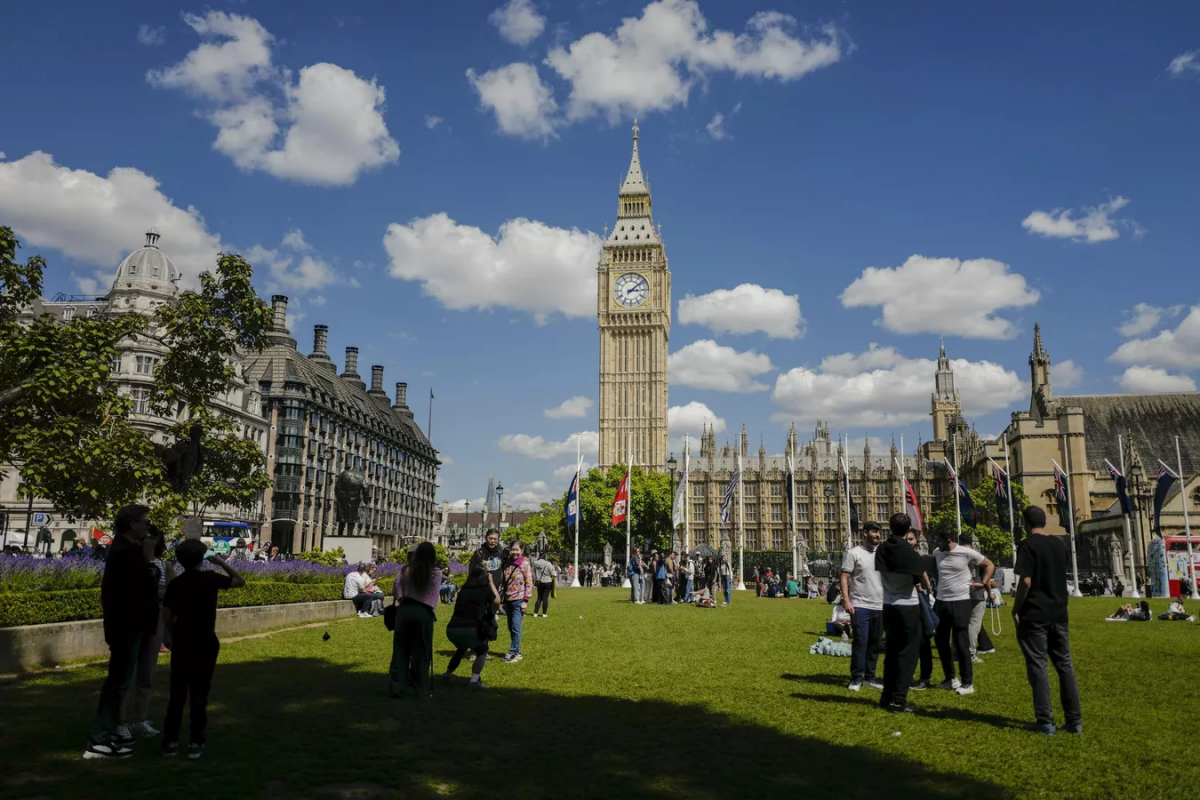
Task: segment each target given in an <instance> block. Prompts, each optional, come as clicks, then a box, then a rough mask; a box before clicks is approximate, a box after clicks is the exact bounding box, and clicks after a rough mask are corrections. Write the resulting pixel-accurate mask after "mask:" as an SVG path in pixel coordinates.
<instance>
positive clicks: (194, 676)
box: [162, 539, 246, 760]
mask: <svg viewBox="0 0 1200 800" xmlns="http://www.w3.org/2000/svg"><path fill="white" fill-rule="evenodd" d="M207 550H208V547H207V545H205V544H204V542H202V541H200V540H199V539H187V540H185V541H184V542H183V543H182V544H180V545H179V546H178V547H176V548H175V559H176V560H177V561H178V562H179V566H181V567H182V568H183V570H184V572H183V574H182V575H180V576H178V577H177V578H175V580H173V581H171V582H170V583H168V584H167V592H166V594H165V595H164V596H163V607H164V609H165V615H166V619H165V621H164V626H165V627H166V628H168V629H169V630H170V631H171V698H170V700H168V701H167V719H166V722H164V723H163V743H162V754H163V755H164V756H166V757H167V758H170V757H172V756H174V755H175V754H176V753H177V752H178V751H179V728H180V726H181V725H182V724H183V707H184V705H185V704H190V706H191V723H190V725H189V728H188V741H189V744H188V750H187V757H188V758H190V759H193V760H195V759H197V758H200V756H201V754H202V753H203V752H204V732H205V729H206V728H207V727H208V690H209V688H210V687H211V686H212V677H213V671H214V670H215V669H216V667H217V653H219V652H220V650H221V643H220V641H219V640H218V639H217V592H219V591H221V590H222V589H237V588H240V587H242V586H245V585H246V579H245V578H243V577H242V576H241V575H240V574H239V573H238V571H237V570H235V569H234V568H233V567H231V566H230V565H229V564H228V563H226V562H225V560H224V559H222V558H221V557H220V556H217V555H212V556H209V557H208V562H209V563H210V564H214V565H216V566H218V567H220V568H221V569H223V570H224V572H217V571H216V570H202V569H200V565H201V563H202V562H203V561H204V560H205V558H204V553H205V552H206V551H207Z"/></svg>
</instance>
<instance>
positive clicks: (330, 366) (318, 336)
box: [308, 325, 337, 375]
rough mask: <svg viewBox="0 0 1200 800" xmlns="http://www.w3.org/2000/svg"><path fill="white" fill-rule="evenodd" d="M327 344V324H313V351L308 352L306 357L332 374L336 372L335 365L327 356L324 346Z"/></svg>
mask: <svg viewBox="0 0 1200 800" xmlns="http://www.w3.org/2000/svg"><path fill="white" fill-rule="evenodd" d="M328 344H329V326H328V325H314V326H313V351H312V352H311V353H309V354H308V359H309V360H310V361H313V362H315V363H316V365H317V366H319V367H321V368H322V369H326V370H329V371H330V372H332V373H333V374H335V375H336V374H337V365H336V364H334V363H333V359H332V358H330V357H329V353H328V352H327V351H326V349H325V348H326V347H327V346H328Z"/></svg>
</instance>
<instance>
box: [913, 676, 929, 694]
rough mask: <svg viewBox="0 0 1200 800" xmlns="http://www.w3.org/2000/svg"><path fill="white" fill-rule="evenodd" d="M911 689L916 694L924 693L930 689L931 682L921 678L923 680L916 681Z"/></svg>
mask: <svg viewBox="0 0 1200 800" xmlns="http://www.w3.org/2000/svg"><path fill="white" fill-rule="evenodd" d="M909 688H910V689H912V690H913V691H914V692H923V691H925V690H926V689H928V688H929V681H927V680H926V679H925V678H921V680H919V681H915V682H914V683H913V685H912V686H910V687H909Z"/></svg>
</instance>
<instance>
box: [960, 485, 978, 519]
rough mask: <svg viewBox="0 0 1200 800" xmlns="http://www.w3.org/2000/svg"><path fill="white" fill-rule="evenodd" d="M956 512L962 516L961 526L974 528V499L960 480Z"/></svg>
mask: <svg viewBox="0 0 1200 800" xmlns="http://www.w3.org/2000/svg"><path fill="white" fill-rule="evenodd" d="M958 512H959V513H960V514H961V515H962V521H963V525H968V526H970V527H972V528H974V527H975V499H974V498H973V497H971V492H970V491H968V490H967V485H966V484H965V483H963V480H962V478H959V479H958Z"/></svg>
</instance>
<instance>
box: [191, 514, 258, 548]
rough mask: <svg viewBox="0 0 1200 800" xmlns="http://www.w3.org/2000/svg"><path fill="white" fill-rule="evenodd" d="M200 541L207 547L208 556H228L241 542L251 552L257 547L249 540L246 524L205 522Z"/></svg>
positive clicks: (248, 526)
mask: <svg viewBox="0 0 1200 800" xmlns="http://www.w3.org/2000/svg"><path fill="white" fill-rule="evenodd" d="M200 538H201V541H203V542H204V543H205V544H206V545H208V550H209V553H210V554H213V553H215V554H216V555H219V556H228V555H230V554H231V553H232V552H233V551H234V549H235V548H236V547H237V546H238V540H241V541H242V542H243V543H244V544H245V546H246V547H247V548H249V549H250V550H253V549H254V548H255V547H256V546H257V545H256V543H255V542H254V541H253V540H252V539H251V538H250V525H249V523H246V522H214V521H209V520H205V522H204V532H203V533H202V534H201V537H200Z"/></svg>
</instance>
